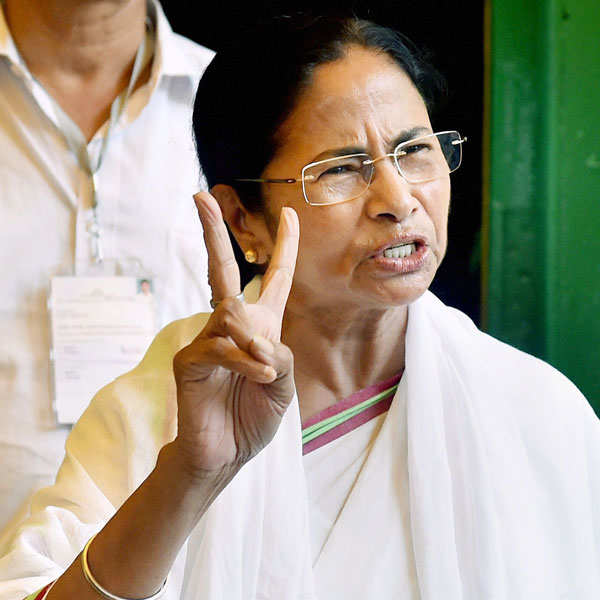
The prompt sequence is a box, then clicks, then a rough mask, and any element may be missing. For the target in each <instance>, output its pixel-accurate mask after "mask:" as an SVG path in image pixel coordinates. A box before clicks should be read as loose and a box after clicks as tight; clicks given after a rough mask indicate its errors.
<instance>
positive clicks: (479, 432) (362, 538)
mask: <svg viewBox="0 0 600 600" xmlns="http://www.w3.org/2000/svg"><path fill="white" fill-rule="evenodd" d="M205 318H206V317H205V316H203V315H198V316H196V317H192V318H190V319H186V320H183V321H180V322H176V323H174V324H172V325H170V326H169V327H167V328H166V329H165V330H163V332H162V333H161V334H160V335H159V336H158V337H157V339H156V340H155V342H154V343H153V345H152V347H151V349H150V350H149V352H148V354H147V355H146V357H145V358H144V360H143V361H142V363H141V364H140V365H139V366H138V367H137V368H136V369H135V370H134V371H132V372H131V373H129V374H126V375H124V376H123V377H121V378H119V379H118V380H116V382H114V383H113V384H111V385H110V386H107V388H105V389H104V390H102V391H101V392H100V393H99V394H98V395H97V396H96V397H95V399H94V400H93V402H92V403H91V405H90V407H89V408H88V410H87V411H86V413H85V415H84V416H83V417H82V419H81V420H80V422H79V423H78V424H77V425H76V427H75V428H74V430H73V432H72V434H71V436H70V438H69V441H68V442H67V458H66V460H65V463H64V464H63V466H62V467H61V470H60V472H59V476H58V480H57V483H56V484H55V485H54V486H53V487H51V488H48V489H46V490H42V491H41V492H40V493H39V494H38V495H37V496H36V497H35V499H34V503H33V506H32V513H33V514H32V516H31V518H30V520H29V521H28V522H26V523H25V525H24V528H23V529H22V530H21V531H20V532H18V533H17V534H16V536H11V537H10V538H8V537H6V538H5V539H4V541H5V545H4V549H3V550H2V551H3V553H4V556H3V557H2V558H0V600H19V599H20V598H23V597H25V596H26V595H27V594H28V593H31V592H32V591H34V590H35V589H38V588H41V587H42V586H43V585H44V584H45V583H47V582H48V581H50V580H52V579H54V578H56V577H57V576H58V575H60V573H61V572H62V570H64V569H65V568H66V567H67V566H68V565H69V564H70V562H71V561H72V560H73V558H74V557H75V556H76V555H77V553H78V552H79V551H80V550H81V547H82V546H83V544H84V542H85V541H86V539H87V538H88V537H89V536H90V535H91V534H92V533H93V532H94V531H95V530H97V529H99V528H101V527H102V525H103V524H104V523H105V522H106V520H107V519H108V518H109V517H110V515H111V514H112V512H114V510H116V509H117V508H118V507H119V506H120V504H121V503H122V502H123V501H124V500H125V499H126V498H127V497H128V496H129V495H130V494H131V492H132V491H133V490H134V489H135V488H136V487H137V486H138V485H139V484H140V483H141V481H143V479H144V478H145V477H146V476H147V474H148V473H149V471H150V470H151V469H152V468H153V466H154V463H155V459H156V455H157V453H158V451H159V449H160V448H161V446H162V445H164V444H165V443H166V442H167V441H169V440H170V439H172V438H173V436H174V435H175V432H176V412H175V407H176V404H175V388H174V382H173V378H172V374H171V361H172V356H173V354H174V353H175V352H176V351H177V349H178V348H180V347H181V346H183V345H185V344H187V343H189V341H191V339H193V337H195V335H196V334H197V332H198V331H199V329H200V328H201V327H202V324H203V322H204V321H205ZM383 421H384V422H383V424H382V426H381V429H380V431H379V433H378V435H377V437H376V439H375V440H374V441H373V443H372V445H371V446H370V447H367V449H366V453H365V458H364V461H363V463H361V466H360V469H358V470H357V475H358V476H357V477H356V476H355V477H354V479H355V481H354V483H352V484H351V485H350V486H349V485H348V484H347V483H346V484H344V485H346V488H347V489H349V488H351V490H350V492H349V493H348V492H346V496H347V500H344V499H343V500H342V502H341V503H339V504H341V511H340V510H339V508H338V509H337V510H338V512H339V515H338V516H335V520H334V521H333V527H330V532H327V531H325V534H324V539H323V542H324V543H322V544H321V548H319V547H318V546H319V543H318V542H317V543H315V541H314V539H313V542H312V545H311V522H312V523H314V521H312V520H311V519H312V517H314V513H312V514H311V502H314V500H311V495H310V494H309V493H308V492H307V472H306V468H307V465H306V464H305V462H306V461H305V460H304V459H303V457H302V448H301V436H300V431H301V425H300V417H299V410H298V405H297V400H294V402H293V403H292V405H291V406H290V408H289V409H288V411H287V413H286V415H285V417H284V419H283V422H282V424H281V427H280V428H279V430H278V432H277V434H276V436H275V438H274V439H273V441H272V443H271V444H270V445H269V446H268V447H267V448H266V449H265V450H264V451H263V452H261V453H260V454H259V455H258V456H257V457H256V458H254V459H253V460H252V461H251V462H250V463H248V464H247V465H246V466H245V467H244V468H243V469H242V470H241V471H240V473H239V474H238V476H237V477H236V478H235V479H234V480H233V481H232V482H231V484H230V485H229V486H228V487H227V488H226V489H225V490H224V491H223V493H222V494H221V495H220V496H219V497H218V498H217V500H216V501H215V502H214V504H213V505H212V506H211V507H210V509H209V510H208V512H207V513H206V515H205V516H204V517H203V519H202V520H201V522H200V523H199V524H198V526H197V527H196V529H195V530H194V531H193V532H192V534H191V536H190V539H189V543H188V551H187V560H186V562H185V581H184V584H183V588H181V578H180V577H179V575H178V573H180V572H181V570H182V568H183V559H184V558H185V557H184V553H182V555H181V556H180V558H179V560H178V561H177V564H176V566H175V568H174V572H173V576H172V577H171V582H170V584H169V591H168V592H167V595H166V598H168V599H169V600H175V599H176V598H181V599H182V600H265V599H269V600H315V599H317V598H318V599H319V600H342V599H343V600H348V599H350V600H354V598H357V599H358V598H361V599H364V598H373V599H377V600H379V599H387V598H390V599H391V598H394V599H395V598H399V597H402V598H410V600H413V598H421V600H440V599H441V598H443V599H444V600H521V599H522V600H538V599H539V600H554V599H556V600H558V599H562V600H592V599H593V600H597V599H598V598H600V422H599V421H598V419H597V418H596V416H595V415H594V413H593V411H592V409H591V408H590V406H589V405H588V404H587V402H586V400H585V399H584V398H583V397H582V396H581V394H580V393H579V392H578V391H577V390H576V389H575V387H574V386H573V385H572V384H571V383H570V382H569V381H568V380H566V379H565V378H564V377H563V376H562V375H560V374H559V373H558V372H557V371H555V370H554V369H552V368H551V367H550V366H548V365H546V364H545V363H543V362H541V361H539V360H537V359H535V358H533V357H531V356H528V355H526V354H523V353H521V352H519V351H517V350H515V349H513V348H511V347H509V346H506V345H505V344H502V343H500V342H498V341H496V340H494V339H492V338H491V337H489V336H487V335H485V334H483V333H481V332H479V331H478V330H477V329H476V328H475V327H474V326H473V324H472V323H471V321H470V320H469V319H468V318H467V317H465V316H464V315H463V314H462V313H460V312H458V311H456V310H453V309H450V308H447V307H445V306H444V305H443V304H442V303H441V302H439V300H437V299H436V298H435V297H434V296H433V295H432V294H430V293H426V294H425V295H424V296H423V297H422V298H420V299H419V300H418V301H416V302H415V303H413V304H412V305H411V306H410V308H409V322H408V329H407V338H406V368H405V372H404V375H403V378H402V382H401V385H400V386H399V389H398V392H397V394H396V397H395V398H394V401H393V403H392V405H391V407H390V410H389V412H388V414H387V416H385V418H384V419H383ZM340 439H342V438H340ZM332 448H333V447H332ZM326 449H327V446H324V447H323V448H321V449H320V450H319V451H321V450H324V451H325V450H326ZM308 477H309V479H308V481H309V485H312V486H313V487H312V488H311V494H312V492H313V491H314V485H313V484H311V483H310V482H311V473H308ZM313 527H314V525H313ZM325 527H327V526H326V525H325ZM321 538H323V535H322V534H321ZM315 549H316V550H317V551H316V552H315ZM313 562H314V565H313Z"/></svg>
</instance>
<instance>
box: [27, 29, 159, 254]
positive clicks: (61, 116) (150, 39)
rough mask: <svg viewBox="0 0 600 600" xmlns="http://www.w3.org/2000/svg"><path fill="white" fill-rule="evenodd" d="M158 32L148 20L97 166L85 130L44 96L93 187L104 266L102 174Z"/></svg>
mask: <svg viewBox="0 0 600 600" xmlns="http://www.w3.org/2000/svg"><path fill="white" fill-rule="evenodd" d="M154 45H155V32H154V27H153V24H152V21H151V20H150V19H146V34H145V35H144V37H143V38H142V42H141V44H140V45H139V47H138V50H137V52H136V55H135V60H134V63H133V69H132V72H131V77H130V79H129V84H128V86H127V88H126V89H125V90H124V91H123V92H122V93H121V94H119V95H118V96H117V97H116V98H115V99H114V101H113V103H112V105H111V107H110V117H109V120H108V125H107V127H106V133H105V135H104V137H103V139H102V145H101V146H100V150H99V152H98V157H97V159H96V161H95V164H92V160H91V157H90V155H89V152H88V145H87V141H86V139H85V137H84V135H83V133H82V132H81V129H79V127H78V126H77V125H76V124H75V123H74V122H73V120H72V119H71V118H70V117H69V116H68V115H67V114H66V113H65V112H64V111H63V109H62V108H61V107H60V105H59V104H58V102H56V100H54V98H52V97H51V96H50V94H48V93H47V92H45V90H44V93H45V95H46V97H47V98H48V101H49V102H50V104H51V106H52V108H53V110H54V113H55V115H56V118H57V121H58V124H57V127H58V129H59V130H60V132H61V133H62V134H63V136H64V138H65V140H66V142H67V144H68V146H69V149H70V150H71V152H72V154H73V156H75V158H76V160H77V162H78V164H79V166H80V167H81V168H82V169H83V170H84V171H85V172H86V173H87V174H88V176H89V178H90V185H91V188H92V199H91V206H92V221H91V223H90V224H89V225H88V232H89V234H90V236H91V238H92V255H93V260H94V262H95V263H96V264H100V263H102V262H103V260H104V252H103V249H102V241H101V229H100V225H99V222H98V171H99V170H100V167H101V166H102V163H103V161H104V159H105V157H106V153H107V150H108V145H109V142H110V139H111V134H112V133H113V132H114V127H115V125H116V124H117V122H118V121H119V119H120V118H121V116H122V115H123V113H124V112H125V108H126V106H127V102H128V100H129V97H130V96H131V94H132V92H133V90H134V88H135V85H136V83H137V80H138V78H139V76H140V74H141V73H142V72H143V70H144V69H145V68H146V67H147V65H148V64H149V63H150V61H151V60H152V57H153V55H154ZM33 80H34V82H35V83H36V85H38V86H39V87H40V88H41V89H42V90H43V86H42V85H41V84H40V83H39V82H38V81H37V80H36V79H35V78H33Z"/></svg>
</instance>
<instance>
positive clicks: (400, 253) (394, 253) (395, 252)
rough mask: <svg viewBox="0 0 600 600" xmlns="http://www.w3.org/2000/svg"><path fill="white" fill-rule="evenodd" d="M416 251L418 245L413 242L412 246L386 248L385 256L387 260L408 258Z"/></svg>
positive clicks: (403, 245) (401, 245) (402, 245)
mask: <svg viewBox="0 0 600 600" xmlns="http://www.w3.org/2000/svg"><path fill="white" fill-rule="evenodd" d="M416 251H417V244H416V243H415V242H411V243H410V244H400V245H398V246H392V247H391V248H386V249H385V250H384V251H383V256H384V257H385V258H406V257H407V256H410V255H411V254H414V253H415V252H416Z"/></svg>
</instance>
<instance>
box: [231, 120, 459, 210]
mask: <svg viewBox="0 0 600 600" xmlns="http://www.w3.org/2000/svg"><path fill="white" fill-rule="evenodd" d="M466 141H467V138H466V137H464V138H463V137H461V135H460V133H458V131H441V132H439V133H430V134H428V135H423V136H421V137H418V138H414V139H412V140H408V141H406V142H402V143H401V144H398V145H397V146H396V148H395V149H394V151H393V152H392V153H391V154H384V155H382V156H378V157H377V158H371V157H370V156H369V155H368V154H347V155H345V156H336V157H335V158H327V159H325V160H319V161H316V162H312V163H309V164H308V165H306V166H305V167H304V168H303V169H302V174H301V176H300V177H299V178H296V179H236V180H235V181H249V182H255V183H302V191H303V193H304V199H305V200H306V202H307V203H308V204H311V205H312V206H325V205H330V204H338V203H340V202H347V201H349V200H354V199H355V198H358V197H359V196H360V195H362V194H364V193H365V192H366V191H367V189H368V188H369V186H370V185H371V182H372V181H373V175H374V173H375V163H376V162H378V161H380V160H383V159H384V158H393V159H394V164H395V165H396V168H397V169H398V172H399V173H400V175H401V176H402V177H403V178H404V179H405V180H406V181H407V182H408V183H425V182H427V181H432V180H434V179H437V178H439V177H443V176H446V175H448V174H449V173H452V172H453V171H456V169H458V167H460V163H461V161H462V145H463V143H464V142H466Z"/></svg>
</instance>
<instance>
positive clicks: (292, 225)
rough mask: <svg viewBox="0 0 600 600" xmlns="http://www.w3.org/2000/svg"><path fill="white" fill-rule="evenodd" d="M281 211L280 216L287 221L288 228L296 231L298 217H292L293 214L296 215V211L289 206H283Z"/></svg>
mask: <svg viewBox="0 0 600 600" xmlns="http://www.w3.org/2000/svg"><path fill="white" fill-rule="evenodd" d="M281 212H282V217H283V218H284V219H285V222H286V223H287V226H288V228H289V229H290V231H296V230H297V228H298V226H297V223H298V219H295V218H294V216H295V215H296V211H295V210H294V209H293V208H292V207H291V206H284V207H283V208H282V209H281Z"/></svg>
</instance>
